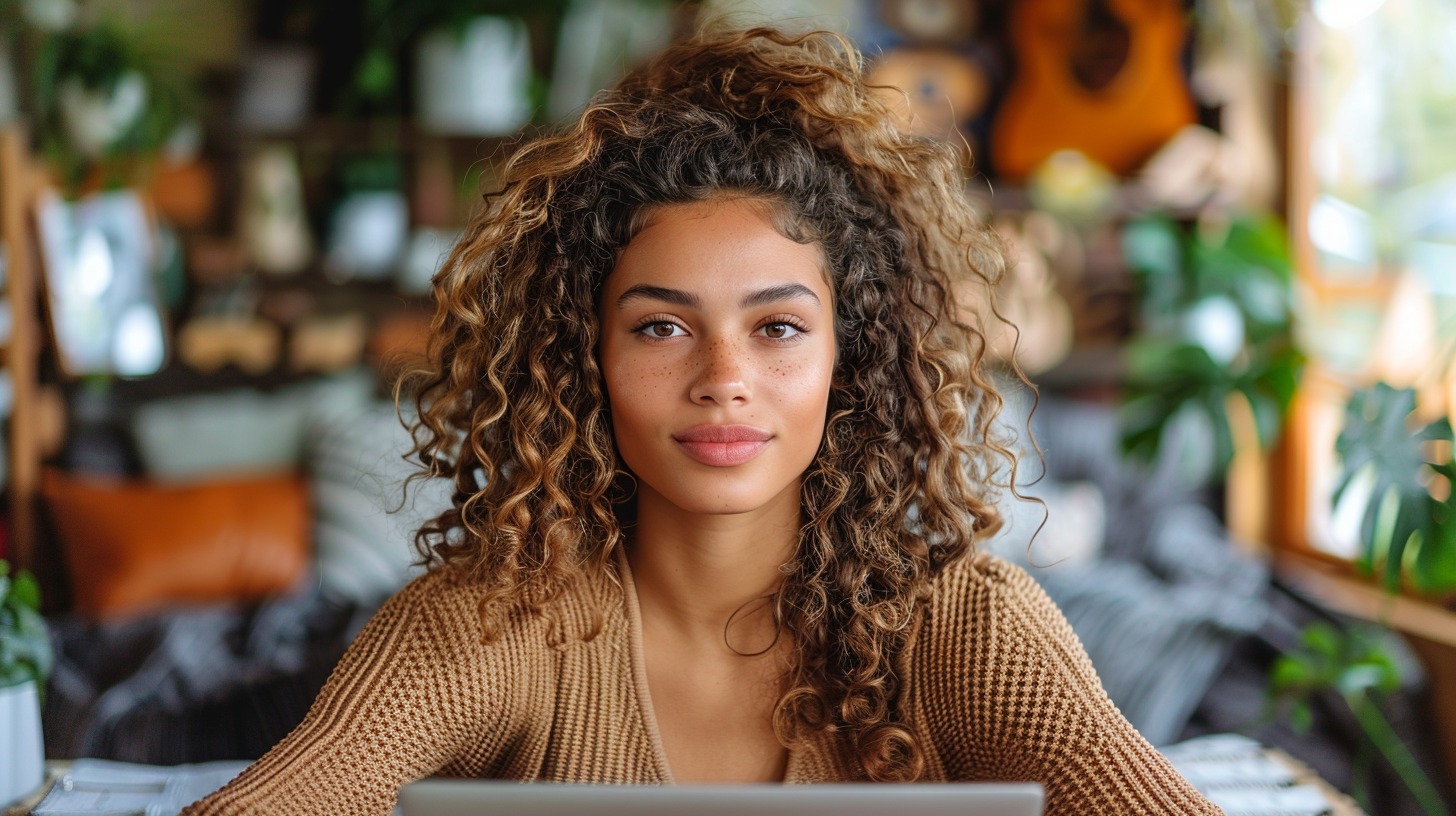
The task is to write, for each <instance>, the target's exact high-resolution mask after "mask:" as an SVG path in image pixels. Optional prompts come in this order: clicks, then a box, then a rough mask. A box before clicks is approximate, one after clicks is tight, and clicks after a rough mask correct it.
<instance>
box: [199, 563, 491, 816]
mask: <svg viewBox="0 0 1456 816" xmlns="http://www.w3.org/2000/svg"><path fill="white" fill-rule="evenodd" d="M447 584H448V582H447V581H445V580H443V579H442V578H441V576H440V574H439V573H430V574H426V575H425V576H423V577H421V578H419V579H416V580H415V581H414V582H412V583H411V584H409V585H408V586H406V587H405V588H404V589H403V590H401V591H400V592H399V593H397V594H396V595H395V596H393V597H392V598H390V599H389V600H388V601H386V602H385V603H384V605H383V606H381V607H380V609H379V611H378V612H376V613H375V614H374V616H373V617H372V618H371V619H370V620H369V622H368V624H366V625H365V626H364V628H363V630H362V631H361V632H360V633H359V635H358V637H356V638H355V639H354V641H353V643H352V644H351V645H350V647H349V649H348V651H347V652H346V653H345V654H344V656H343V658H342V659H341V660H340V661H339V664H338V666H336V667H335V669H334V671H333V673H332V675H330V677H329V680H328V682H327V683H325V685H324V687H323V690H322V691H321V692H320V693H319V696H318V697H317V698H316V699H315V700H314V703H313V705H312V706H311V707H310V709H309V711H308V714H307V715H306V716H305V717H304V720H303V722H302V723H300V724H299V725H298V727H297V728H295V729H294V730H293V731H292V732H291V733H290V734H289V735H288V736H287V737H285V738H284V739H283V740H282V741H281V742H279V743H278V745H276V746H274V747H273V749H272V750H270V751H268V753H267V754H265V755H264V756H263V757H262V758H261V759H259V760H258V761H257V762H255V763H253V764H252V765H250V766H249V767H248V768H247V769H246V770H245V771H243V773H242V774H240V775H239V776H238V777H237V778H236V779H234V780H233V781H232V782H230V783H229V784H228V785H227V786H225V787H224V788H222V789H221V790H220V791H218V792H216V793H214V794H212V795H210V796H208V797H207V798H205V799H203V800H201V801H200V802H196V803H194V804H192V805H190V806H188V807H187V808H186V809H184V810H183V811H182V814H183V816H240V815H241V814H279V813H290V814H337V815H339V816H352V815H353V814H359V815H360V816H363V814H378V815H379V816H387V814H389V813H390V812H391V811H392V809H393V807H394V803H395V798H396V796H397V795H398V791H399V788H400V787H401V786H403V785H404V784H405V783H406V782H409V781H412V780H414V779H417V778H420V777H423V776H427V775H429V774H431V773H434V772H435V771H436V770H438V769H440V768H442V767H443V766H445V765H446V764H447V763H449V762H451V760H452V759H454V758H455V757H457V756H459V755H460V754H461V753H462V750H463V749H464V748H465V746H467V745H468V744H469V743H470V742H471V741H473V740H474V739H475V737H476V736H477V735H478V733H479V732H480V731H481V730H482V729H484V728H487V727H488V726H487V725H486V724H485V723H484V713H485V711H486V710H488V709H489V707H490V700H489V699H488V696H486V695H480V694H471V693H469V692H470V691H472V690H475V689H471V686H477V688H478V684H475V683H467V682H462V681H463V680H464V679H465V678H464V677H457V676H454V675H455V674H456V673H462V672H461V667H462V666H466V665H469V661H468V660H467V659H462V658H464V656H463V655H462V654H461V653H460V650H461V649H463V648H468V647H470V646H471V645H478V644H479V643H480V638H479V634H478V631H475V632H472V631H471V629H472V625H471V624H470V623H469V622H470V621H474V620H476V616H475V614H473V613H474V605H473V604H472V603H468V602H467V600H468V599H467V597H465V596H466V595H468V593H462V592H461V591H460V590H459V588H457V587H452V586H448V585H447Z"/></svg>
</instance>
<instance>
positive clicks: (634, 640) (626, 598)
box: [617, 548, 801, 785]
mask: <svg viewBox="0 0 1456 816" xmlns="http://www.w3.org/2000/svg"><path fill="white" fill-rule="evenodd" d="M617 571H618V575H619V576H621V582H622V601H623V611H624V613H625V614H626V616H627V641H628V651H629V652H630V654H631V662H632V686H633V690H634V691H635V692H636V695H637V707H638V709H640V710H641V716H642V727H643V729H644V730H645V731H646V732H647V739H648V741H649V742H650V743H651V744H652V759H653V762H654V763H655V764H656V765H657V774H658V776H659V777H660V778H661V779H662V783H663V784H664V785H676V784H678V783H677V780H676V778H674V777H673V774H672V765H671V764H669V763H668V761H667V749H666V748H665V747H664V746H663V744H662V731H661V729H659V728H658V725H657V709H655V708H653V706H652V691H651V689H650V688H649V687H648V684H647V656H646V654H645V652H644V651H643V647H642V642H643V637H642V607H641V605H640V604H639V603H638V601H637V585H636V583H634V582H633V579H632V568H631V566H630V565H629V564H628V563H627V553H626V551H625V550H624V549H622V548H618V550H617ZM800 753H801V752H800V751H798V750H795V748H794V747H793V746H790V747H789V748H788V756H787V758H786V760H785V763H784V778H783V780H782V781H783V782H792V781H794V780H795V779H796V778H797V775H796V773H795V771H796V768H797V766H798V765H799V761H798V760H800V759H801V757H800Z"/></svg>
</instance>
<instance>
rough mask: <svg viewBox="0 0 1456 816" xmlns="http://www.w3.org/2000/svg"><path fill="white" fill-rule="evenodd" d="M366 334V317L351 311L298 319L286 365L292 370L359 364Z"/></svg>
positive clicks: (336, 368)
mask: <svg viewBox="0 0 1456 816" xmlns="http://www.w3.org/2000/svg"><path fill="white" fill-rule="evenodd" d="M368 336H369V321H368V320H366V319H365V317H364V315H363V314H360V313H357V312H353V313H348V314H337V315H319V316H316V317H310V318H307V319H304V320H301V321H299V323H298V325H296V326H294V327H293V333H292V336H291V337H290V338H289V341H288V366H289V368H291V369H292V370H294V371H313V372H323V373H331V372H336V371H344V370H346V369H350V368H353V367H354V366H356V365H358V364H359V361H360V360H361V359H363V357H364V343H365V340H366V339H367V338H368Z"/></svg>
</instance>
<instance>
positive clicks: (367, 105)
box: [0, 0, 1456, 814]
mask: <svg viewBox="0 0 1456 816" xmlns="http://www.w3.org/2000/svg"><path fill="white" fill-rule="evenodd" d="M708 21H728V22H731V23H737V24H745V25H746V24H752V23H768V24H773V25H778V26H780V27H783V28H787V29H809V28H829V29H833V30H836V31H839V32H842V33H844V34H845V35H846V36H848V37H849V38H850V39H851V40H852V41H853V42H854V43H856V44H857V45H858V46H859V47H860V49H861V50H862V51H863V53H864V54H865V57H866V60H867V64H868V66H869V70H870V71H871V74H872V76H873V79H874V81H875V83H876V84H878V85H881V86H883V92H884V93H885V94H886V95H887V98H888V99H890V100H891V102H892V104H893V106H894V107H895V109H896V110H897V111H898V113H899V114H900V115H901V116H902V118H903V121H902V124H903V126H904V127H906V128H908V129H910V130H912V131H914V132H916V133H918V134H920V135H921V136H923V137H925V138H929V139H936V140H944V141H946V142H947V143H948V144H951V145H953V146H954V147H955V149H956V150H957V152H958V154H959V155H960V156H961V159H962V161H963V163H964V167H965V178H966V188H965V194H966V196H967V197H968V199H969V200H971V201H972V202H973V203H974V204H975V206H976V207H977V208H978V210H979V211H980V212H981V213H983V215H984V217H985V219H986V220H987V222H988V223H989V224H992V225H993V226H994V227H995V228H996V229H997V230H998V231H1000V233H1001V234H1002V236H1003V237H1004V239H1005V241H1006V243H1007V245H1008V247H1010V248H1011V250H1012V251H1013V254H1014V263H1013V264H1012V268H1011V270H1010V271H1009V272H1008V274H1007V276H1006V277H1005V279H1004V280H1002V281H1001V282H1000V283H999V284H998V287H999V291H998V292H997V294H998V296H999V298H1000V304H1001V309H1002V311H1003V313H1004V314H1005V315H1006V316H1007V317H1008V318H1009V320H1010V321H1011V322H1012V323H1014V324H1015V325H1016V327H1017V329H1018V331H1014V332H1013V331H1010V330H1003V331H1001V332H999V333H997V334H996V335H995V336H994V337H993V338H992V339H993V348H994V350H995V354H996V357H997V360H996V362H995V365H996V367H997V368H998V370H999V371H1000V372H1001V373H1002V374H1003V375H1004V376H1003V381H1004V382H1005V384H1006V389H1007V398H1008V409H1007V414H1006V420H1005V422H1004V423H1003V425H1004V430H1005V431H1006V433H1007V434H1009V435H1012V436H1014V437H1015V439H1016V444H1017V445H1019V446H1021V447H1022V448H1023V449H1024V451H1025V452H1026V454H1027V456H1026V458H1025V460H1024V463H1023V465H1022V468H1021V472H1020V473H1019V474H1018V477H1017V481H1018V484H1019V485H1021V489H1020V491H1019V492H1021V493H1023V494H1025V495H1026V496H1028V497H1031V498H1032V499H1034V500H1026V499H1022V500H1018V499H1016V498H1015V497H1008V500H1007V503H1006V512H1007V514H1008V517H1009V518H1010V519H1011V523H1010V524H1009V526H1008V529H1007V530H1006V531H1005V532H1003V533H1002V534H1001V535H1000V536H999V537H998V539H997V540H996V541H992V542H987V544H986V546H987V547H990V548H992V549H995V550H996V551H997V552H999V553H1001V554H1002V555H1004V556H1005V557H1007V558H1012V559H1016V560H1019V561H1021V562H1023V563H1025V564H1027V565H1028V566H1030V567H1032V568H1033V574H1034V575H1036V576H1037V578H1038V579H1039V580H1041V581H1042V582H1043V585H1044V586H1046V588H1047V589H1048V591H1049V592H1050V593H1052V595H1053V597H1054V598H1055V599H1056V600H1057V601H1058V603H1059V604H1061V605H1062V606H1063V608H1064V610H1066V611H1067V613H1068V616H1069V618H1070V619H1071V620H1072V622H1073V625H1074V626H1075V627H1076V628H1077V631H1078V633H1079V635H1081V637H1082V638H1083V640H1084V642H1085V643H1086V645H1087V647H1088V651H1089V653H1090V654H1091V655H1092V657H1093V660H1094V662H1095V663H1096V664H1097V666H1098V669H1099V672H1100V673H1101V674H1102V676H1103V680H1104V683H1105V684H1106V685H1107V687H1108V690H1109V693H1111V694H1112V695H1113V697H1114V699H1115V700H1116V701H1117V702H1118V704H1119V706H1120V707H1121V708H1122V709H1123V710H1124V712H1125V713H1127V714H1128V716H1129V718H1130V719H1132V720H1133V722H1134V724H1136V725H1137V726H1138V727H1139V728H1140V729H1141V730H1142V731H1143V732H1144V734H1146V735H1147V736H1148V737H1149V739H1151V740H1153V741H1154V743H1155V744H1158V745H1167V744H1171V743H1173V742H1175V741H1178V740H1181V739H1186V738H1188V737H1191V736H1197V735H1200V734H1207V733H1224V732H1239V733H1243V734H1247V735H1250V736H1252V737H1254V738H1255V739H1257V740H1259V741H1260V742H1262V743H1264V744H1269V745H1276V746H1279V747H1280V748H1282V749H1284V750H1287V751H1289V752H1290V753H1291V754H1292V755H1294V756H1296V757H1297V758H1299V759H1300V760H1302V761H1303V762H1306V763H1308V764H1309V765H1311V766H1312V767H1314V768H1315V769H1316V770H1317V771H1318V772H1319V773H1320V774H1321V775H1322V776H1324V777H1325V778H1326V779H1328V780H1330V781H1331V782H1332V783H1333V784H1334V785H1336V786H1337V787H1339V788H1340V789H1341V790H1344V791H1347V792H1350V793H1352V794H1354V795H1355V797H1356V798H1357V799H1359V800H1360V801H1361V802H1363V803H1364V804H1365V806H1366V808H1367V809H1368V810H1370V811H1371V812H1378V813H1383V814H1399V813H1407V812H1409V813H1448V812H1450V807H1451V806H1450V800H1449V798H1448V797H1449V795H1450V791H1449V788H1450V781H1451V780H1452V779H1456V518H1453V501H1456V500H1453V498H1452V491H1451V481H1452V479H1453V478H1456V461H1453V451H1452V448H1453V445H1452V431H1451V417H1452V415H1453V412H1456V363H1453V359H1456V51H1453V50H1452V49H1451V48H1450V45H1449V44H1450V43H1451V42H1456V6H1452V5H1451V4H1450V3H1449V2H1448V0H979V2H978V1H977V0H899V1H898V2H896V0H792V1H790V0H785V2H779V3H770V2H762V3H752V2H733V1H732V0H723V1H722V2H700V3H675V2H666V1H665V0H539V2H524V1H523V0H359V1H358V2H333V0H212V1H211V2H205V3H204V2H192V1H191V0H0V239H3V253H0V283H3V289H0V295H3V297H4V309H3V310H0V345H3V350H4V354H3V356H0V361H3V370H0V414H3V416H4V417H5V422H6V425H5V428H6V432H5V434H4V436H3V439H0V444H3V446H4V449H5V458H4V461H5V465H4V473H3V476H4V479H5V482H4V489H5V493H6V497H7V499H8V502H7V504H6V506H5V525H4V528H3V538H0V557H3V558H4V559H5V560H7V561H8V562H9V563H10V564H11V568H12V570H21V569H23V570H26V571H28V572H29V573H31V574H33V575H34V576H35V579H36V584H35V586H36V587H37V588H38V590H39V591H38V593H37V594H38V596H39V598H38V599H37V600H39V606H40V611H41V612H42V616H43V620H44V631H43V632H41V634H40V635H38V636H36V639H35V643H39V642H41V641H44V642H46V643H48V644H49V645H50V652H51V653H52V655H53V658H54V660H53V661H32V664H31V665H33V666H36V667H40V666H41V664H44V665H43V667H42V668H35V669H34V670H32V671H30V676H31V679H33V680H34V681H36V682H38V683H40V684H42V685H44V686H45V687H46V689H47V694H46V696H45V710H44V728H45V737H46V752H47V754H48V755H50V756H52V757H58V758H63V757H70V756H107V757H113V758H117V759H129V760H134V761H140V762H153V763H177V762H192V761H201V760H206V759H214V758H249V757H253V756H257V755H258V754H260V753H261V752H262V751H263V750H266V748H267V747H268V746H270V745H271V744H272V743H273V742H274V741H276V740H277V739H278V738H279V737H281V736H282V735H283V734H284V733H286V731H287V730H288V729H289V728H291V726H292V725H293V724H294V723H296V722H297V720H298V718H299V717H301V716H302V712H303V710H304V708H306V706H307V703H308V701H309V700H311V699H312V695H313V694H314V693H315V692H316V691H317V689H318V687H319V685H320V684H321V683H322V681H323V678H324V677H325V676H326V675H327V672H328V670H329V669H330V668H331V667H332V665H333V662H334V661H335V660H336V659H337V657H338V655H339V654H340V653H341V651H342V649H343V648H344V646H345V645H347V643H348V641H349V639H350V638H351V637H352V636H353V634H354V632H356V631H357V628H358V626H359V625H360V624H361V623H362V621H363V620H364V619H365V618H366V617H367V615H368V614H369V613H370V612H371V611H372V610H373V609H374V608H375V607H377V605H378V604H379V603H380V602H381V601H382V599H383V598H384V597H386V596H387V595H388V594H389V593H390V592H392V591H393V590H395V589H397V588H398V587H399V586H400V585H402V583H403V582H404V581H406V580H408V578H409V576H410V575H411V574H412V572H413V570H414V569H415V568H413V567H411V565H410V560H411V555H410V550H409V548H408V546H407V540H408V537H409V535H410V534H411V531H412V530H413V528H414V526H415V525H417V524H418V523H419V522H420V521H421V520H422V519H424V518H427V517H429V516H430V515H432V514H433V512H435V511H436V508H439V507H441V506H443V504H444V503H445V502H446V501H447V500H448V490H447V489H445V488H443V487H442V486H440V485H435V484H430V483H428V482H417V483H414V484H413V485H412V487H411V488H410V489H409V491H407V492H402V487H401V484H402V479H403V478H404V477H405V476H407V475H408V474H409V473H410V470H409V468H408V466H407V465H406V464H405V463H404V462H402V461H401V460H400V454H402V453H403V452H405V451H406V450H408V446H409V438H408V435H407V434H406V433H405V432H404V431H403V430H402V429H401V427H400V425H399V422H398V419H397V417H396V414H395V409H394V406H393V403H392V401H391V400H390V399H389V395H390V392H391V389H392V386H393V384H394V382H395V380H396V378H397V377H398V375H399V373H400V372H401V371H403V370H405V369H406V368H408V367H409V366H410V365H411V364H412V362H413V361H416V360H417V359H418V355H420V354H421V352H422V351H423V348H424V340H425V336H426V333H427V330H428V322H429V318H430V315H431V311H432V304H431V299H430V291H429V283H430V278H431V276H432V275H433V274H434V272H435V270H436V269H437V268H438V265H439V263H440V261H441V259H442V257H443V255H444V254H445V253H446V252H447V251H448V250H449V248H450V247H451V245H452V244H453V243H454V241H455V240H456V239H457V237H458V236H459V234H460V231H461V229H462V227H463V226H464V224H465V223H466V222H467V220H468V218H469V216H470V214H471V212H472V211H473V210H474V208H475V207H477V206H479V205H480V204H481V196H482V194H483V193H485V192H488V191H489V190H491V189H493V188H494V184H495V180H496V178H497V174H498V168H499V167H500V166H501V165H502V163H503V162H504V161H505V160H506V159H507V158H508V157H509V155H510V154H511V151H512V150H513V149H514V148H515V147H516V146H517V145H518V144H520V142H521V140H522V139H527V138H529V137H530V136H532V135H535V134H540V133H544V132H549V131H551V130H552V129H554V128H558V127H561V126H563V125H564V124H567V123H569V122H570V121H571V119H572V117H573V116H574V114H575V113H576V112H578V111H579V110H580V109H581V108H582V107H583V106H584V105H585V104H586V103H587V101H588V100H589V99H590V98H591V96H592V94H593V93H595V92H596V91H598V90H599V89H602V88H604V87H607V86H609V85H611V84H612V83H613V82H614V81H615V80H616V79H617V78H618V77H620V76H621V75H622V74H623V72H625V71H626V70H628V69H629V68H630V67H631V66H633V65H635V64H637V63H639V62H640V61H642V60H644V59H646V58H648V57H650V56H651V55H652V54H653V53H655V52H656V51H657V50H658V49H660V48H662V47H663V46H665V45H666V44H668V43H671V42H673V41H674V40H676V39H678V38H681V37H684V36H687V35H689V34H690V33H691V32H693V31H694V30H695V29H697V28H698V27H699V26H701V25H703V24H704V23H705V22H708ZM1017 371H1020V372H1023V373H1024V374H1025V376H1026V378H1027V379H1028V380H1029V381H1030V383H1032V384H1034V385H1035V387H1036V391H1037V392H1039V396H1038V397H1036V398H1034V396H1033V390H1032V389H1030V388H1027V387H1026V386H1025V385H1023V384H1022V383H1021V382H1020V380H1019V379H1018V378H1017V376H1016V372H1017ZM1034 401H1036V402H1037V403H1038V404H1037V407H1036V410H1035V411H1034V412H1033V411H1032V410H1031V406H1032V403H1033V402H1034ZM4 595H5V592H4V588H3V585H0V600H3V598H4ZM5 634H6V632H5V626H4V625H3V620H0V636H4V635H5ZM32 634H34V633H32ZM17 642H20V641H17ZM32 645H34V644H32ZM35 648H36V649H39V648H40V647H39V646H35ZM12 657H13V656H11V655H9V654H8V653H6V652H5V651H4V650H0V679H3V678H5V677H7V675H6V674H5V669H6V666H5V665H4V663H5V661H7V660H11V659H12ZM22 674H23V672H22ZM17 676H19V675H17ZM3 685H5V683H0V686H3ZM204 721H206V722H212V723H220V724H221V725H217V726H208V727H207V728H203V727H201V726H200V725H199V724H200V723H202V722H204Z"/></svg>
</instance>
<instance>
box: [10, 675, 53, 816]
mask: <svg viewBox="0 0 1456 816" xmlns="http://www.w3.org/2000/svg"><path fill="white" fill-rule="evenodd" d="M0 756H3V757H5V758H6V759H5V761H4V762H0V808H3V807H5V806H8V805H10V804H13V803H15V802H18V801H20V800H21V799H24V798H25V797H27V796H29V795H31V794H32V793H35V792H36V791H37V790H38V789H39V788H40V786H41V783H42V782H44V781H45V743H44V742H43V740H42V738H41V731H40V697H39V695H37V694H36V686H35V683H34V682H27V683H21V684H20V685H18V686H9V687H6V688H0Z"/></svg>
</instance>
